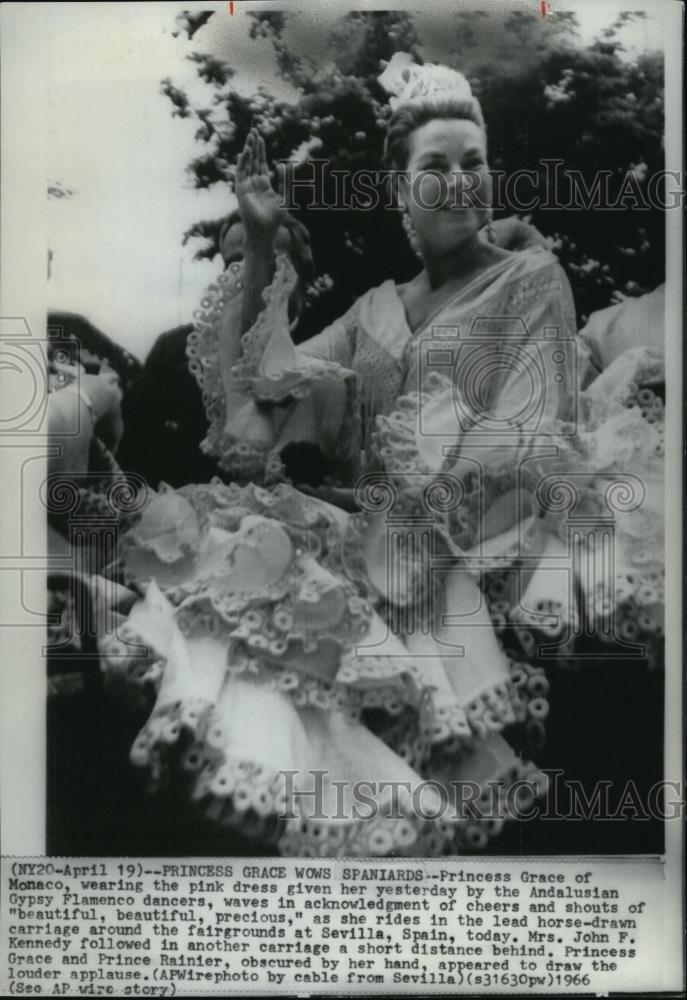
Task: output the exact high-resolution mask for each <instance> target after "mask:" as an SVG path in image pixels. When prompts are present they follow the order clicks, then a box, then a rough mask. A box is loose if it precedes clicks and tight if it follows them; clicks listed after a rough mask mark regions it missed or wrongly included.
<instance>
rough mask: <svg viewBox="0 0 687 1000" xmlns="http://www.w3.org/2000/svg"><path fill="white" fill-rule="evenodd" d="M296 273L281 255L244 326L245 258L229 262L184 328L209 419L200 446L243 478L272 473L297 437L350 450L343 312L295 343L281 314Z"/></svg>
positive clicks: (338, 453) (338, 454)
mask: <svg viewBox="0 0 687 1000" xmlns="http://www.w3.org/2000/svg"><path fill="white" fill-rule="evenodd" d="M296 280H297V279H296V273H295V271H294V269H293V266H292V265H291V263H290V261H289V260H288V259H287V258H286V257H284V256H279V257H278V258H277V266H276V270H275V275H274V279H273V281H272V283H271V285H270V286H269V287H268V288H267V289H266V290H265V292H264V293H263V297H264V301H265V308H264V309H263V311H262V312H261V313H260V315H259V316H258V318H257V320H256V322H255V323H254V325H253V326H252V327H251V329H250V330H248V331H247V332H246V333H245V334H244V335H243V336H241V333H240V322H241V295H242V290H243V266H242V265H241V264H233V265H232V266H231V267H230V269H229V271H228V272H226V273H225V274H224V275H223V276H222V278H221V279H220V280H219V282H218V283H217V284H216V285H213V286H211V287H210V289H209V290H208V293H207V294H206V296H205V298H204V299H203V301H202V303H201V309H200V310H199V311H198V313H197V314H196V317H195V319H196V322H195V330H194V332H193V333H191V334H190V335H189V338H188V343H187V355H188V358H189V368H190V370H191V372H192V374H193V375H194V376H195V378H196V380H197V381H198V383H199V385H200V387H201V390H202V393H203V401H204V404H205V408H206V412H207V416H208V420H209V424H210V426H209V430H208V433H207V436H206V438H205V441H204V442H203V445H202V447H203V450H204V451H206V452H208V453H210V454H212V455H214V456H215V457H216V458H217V459H218V464H219V467H220V468H221V469H223V470H224V471H225V472H228V473H230V474H231V475H232V476H234V477H235V478H237V479H239V480H242V481H249V480H255V479H261V478H263V477H265V476H267V478H270V477H275V478H278V477H279V475H280V473H281V472H283V470H282V469H281V467H280V461H279V454H280V452H281V450H282V449H283V448H284V447H285V446H286V445H287V444H289V443H292V442H296V441H298V442H308V443H311V444H314V445H317V446H318V447H319V448H320V450H321V451H322V452H323V454H324V456H325V458H326V459H328V460H334V461H336V462H338V461H344V462H348V461H350V459H351V458H352V457H353V455H354V453H355V445H354V437H355V427H354V424H353V423H352V422H351V420H350V412H351V411H352V410H354V409H355V407H354V405H353V396H354V393H355V380H354V377H353V374H352V372H351V371H350V369H348V368H347V367H346V366H345V365H346V362H347V361H349V359H352V352H351V351H347V350H346V349H345V345H346V343H347V338H348V337H349V334H347V333H346V331H347V330H349V329H350V320H346V319H345V320H342V321H338V323H334V324H332V326H331V327H329V328H327V330H325V331H323V333H322V334H319V335H318V336H317V337H315V338H313V341H310V342H309V344H308V346H307V348H306V347H296V346H295V344H294V343H293V341H292V339H291V335H290V332H289V316H288V303H289V296H290V294H291V292H292V290H293V288H294V285H295V282H296ZM314 341H317V343H316V344H314V348H315V349H314V351H313V349H312V347H311V346H310V345H313V342H314Z"/></svg>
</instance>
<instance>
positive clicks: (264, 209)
mask: <svg viewBox="0 0 687 1000" xmlns="http://www.w3.org/2000/svg"><path fill="white" fill-rule="evenodd" d="M234 192H235V194H236V197H237V198H238V203H239V212H240V213H241V220H242V222H243V225H244V227H245V230H246V236H247V237H248V239H253V240H255V239H259V240H260V239H261V240H270V241H271V240H273V239H274V237H275V236H276V235H277V232H278V230H279V227H280V225H281V223H282V221H283V218H284V215H285V214H286V212H285V209H284V207H283V205H282V199H281V198H280V196H279V195H278V194H277V192H276V191H275V190H274V188H273V187H272V184H271V182H270V172H269V168H268V166H267V156H266V153H265V142H264V140H263V138H262V136H261V135H259V134H258V132H257V130H256V129H251V130H250V132H249V133H248V138H247V139H246V144H245V146H244V147H243V151H242V152H241V155H240V156H239V160H238V163H237V165H236V174H235V179H234Z"/></svg>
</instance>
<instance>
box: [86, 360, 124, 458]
mask: <svg viewBox="0 0 687 1000" xmlns="http://www.w3.org/2000/svg"><path fill="white" fill-rule="evenodd" d="M80 388H82V389H83V390H84V392H85V393H86V394H87V396H88V398H89V399H90V401H91V403H92V405H93V417H94V420H95V428H94V429H95V433H96V434H97V436H98V437H99V438H100V439H101V441H102V442H103V444H105V445H106V446H107V447H108V448H109V449H110V451H116V450H117V447H118V445H119V442H120V441H121V438H122V434H123V433H124V423H123V421H122V411H121V403H122V387H121V382H120V379H119V375H118V374H117V372H116V371H114V370H113V369H112V368H110V366H109V364H108V363H107V361H103V363H102V365H101V366H100V373H99V374H98V375H82V376H81V381H80Z"/></svg>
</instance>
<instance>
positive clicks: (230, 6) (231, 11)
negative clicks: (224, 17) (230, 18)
mask: <svg viewBox="0 0 687 1000" xmlns="http://www.w3.org/2000/svg"><path fill="white" fill-rule="evenodd" d="M229 13H230V14H233V13H234V0H229Z"/></svg>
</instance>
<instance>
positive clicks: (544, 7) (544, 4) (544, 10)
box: [541, 0, 549, 17]
mask: <svg viewBox="0 0 687 1000" xmlns="http://www.w3.org/2000/svg"><path fill="white" fill-rule="evenodd" d="M548 13H549V0H541V16H542V17H546V15H547V14H548Z"/></svg>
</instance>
